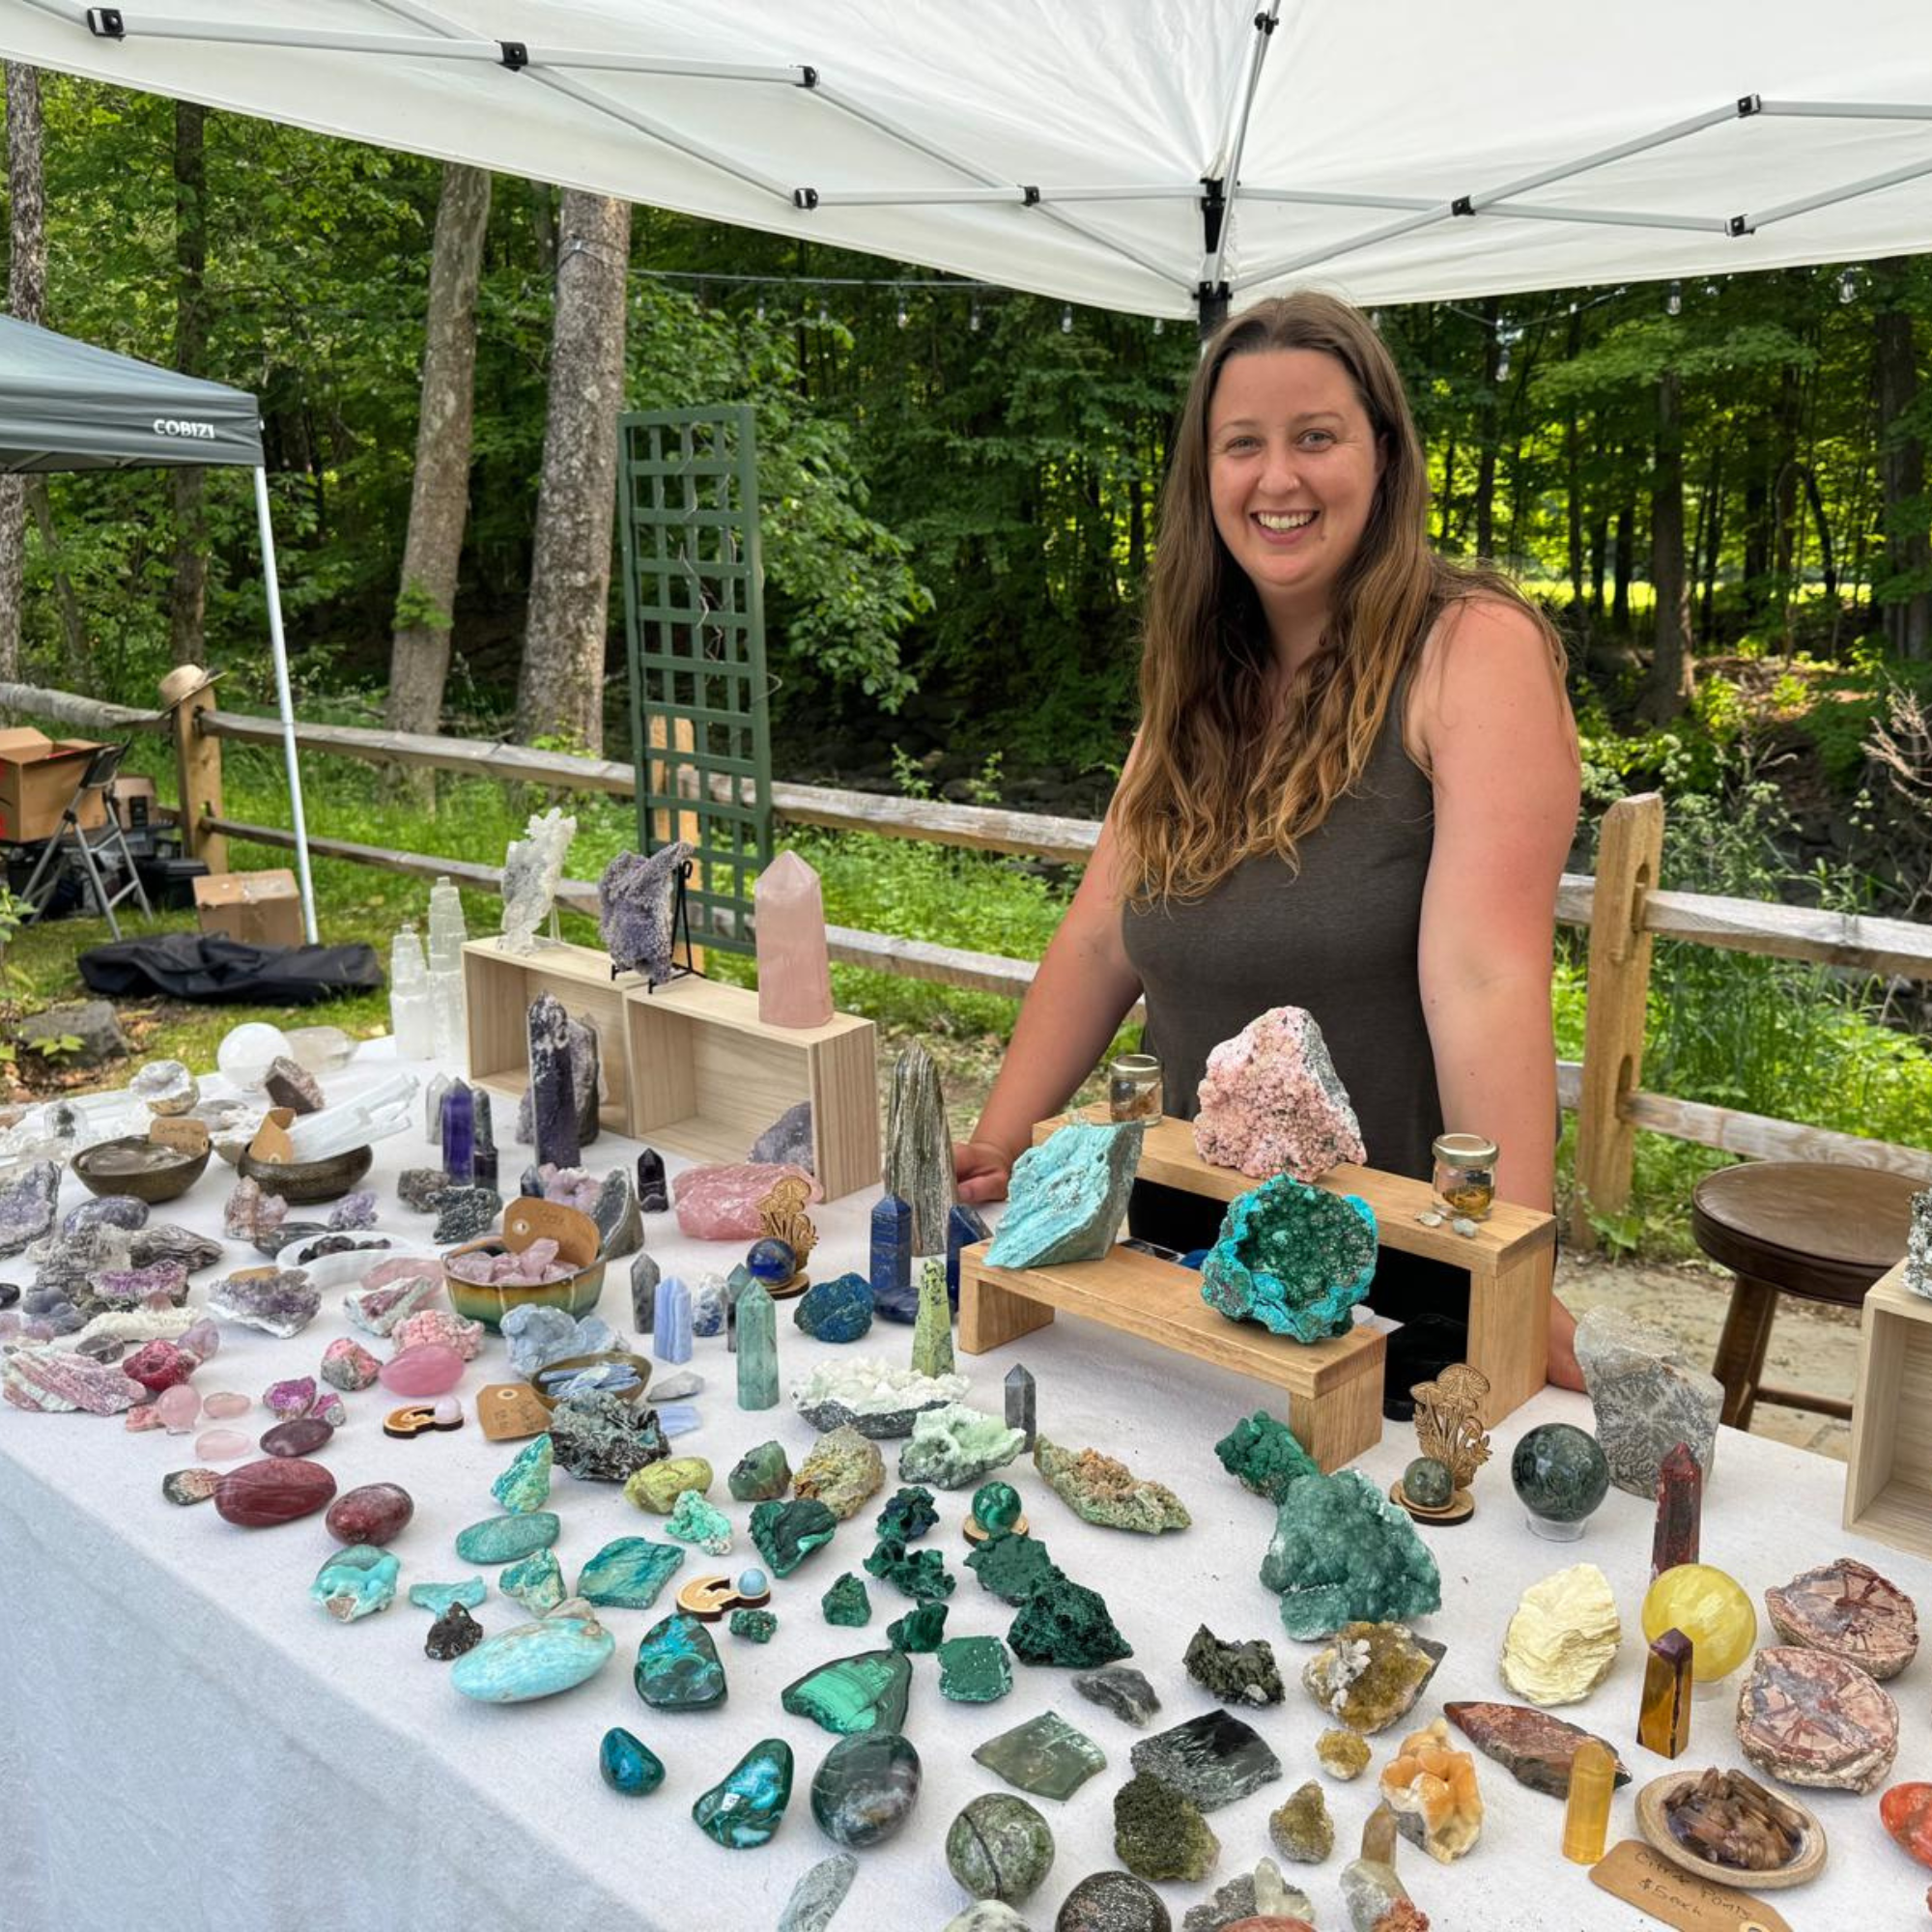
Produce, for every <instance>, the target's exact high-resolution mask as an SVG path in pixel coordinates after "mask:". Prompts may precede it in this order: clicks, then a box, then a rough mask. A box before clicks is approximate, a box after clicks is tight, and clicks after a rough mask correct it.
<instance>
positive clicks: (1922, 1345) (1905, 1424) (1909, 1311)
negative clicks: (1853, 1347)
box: [1845, 1262, 1932, 1556]
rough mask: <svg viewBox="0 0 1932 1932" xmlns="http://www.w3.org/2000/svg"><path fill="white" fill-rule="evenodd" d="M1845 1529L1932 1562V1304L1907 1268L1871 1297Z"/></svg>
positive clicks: (1864, 1324)
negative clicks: (1911, 1283) (1908, 1282)
mask: <svg viewBox="0 0 1932 1932" xmlns="http://www.w3.org/2000/svg"><path fill="white" fill-rule="evenodd" d="M1845 1527H1846V1528H1847V1529H1850V1530H1856V1531H1857V1532H1858V1533H1859V1534H1860V1535H1861V1536H1869V1537H1872V1538H1873V1539H1875V1540H1876V1541H1877V1542H1879V1543H1884V1544H1889V1546H1890V1547H1891V1548H1893V1549H1906V1550H1910V1551H1911V1552H1912V1553H1913V1554H1914V1555H1915V1556H1932V1301H1928V1300H1926V1298H1925V1297H1924V1296H1923V1295H1922V1294H1914V1293H1912V1292H1911V1291H1910V1290H1909V1289H1908V1288H1907V1287H1906V1286H1905V1264H1904V1263H1903V1262H1900V1263H1899V1264H1898V1265H1897V1266H1896V1267H1895V1268H1893V1269H1892V1270H1891V1272H1890V1273H1889V1274H1887V1275H1882V1276H1881V1277H1880V1278H1879V1279H1878V1280H1877V1281H1875V1282H1874V1283H1873V1284H1872V1286H1871V1289H1870V1292H1869V1293H1867V1294H1866V1295H1865V1301H1864V1312H1863V1315H1862V1317H1861V1324H1860V1330H1859V1385H1858V1390H1857V1393H1856V1394H1855V1395H1854V1396H1853V1398H1852V1440H1851V1456H1850V1460H1849V1463H1848V1466H1847V1468H1846V1470H1845Z"/></svg>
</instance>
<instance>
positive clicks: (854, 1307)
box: [791, 1273, 872, 1342]
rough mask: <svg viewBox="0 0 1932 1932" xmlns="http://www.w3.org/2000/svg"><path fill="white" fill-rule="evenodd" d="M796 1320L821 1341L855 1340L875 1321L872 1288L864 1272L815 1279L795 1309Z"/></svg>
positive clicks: (793, 1314) (793, 1315)
mask: <svg viewBox="0 0 1932 1932" xmlns="http://www.w3.org/2000/svg"><path fill="white" fill-rule="evenodd" d="M791 1319H792V1321H793V1322H794V1323H796V1325H797V1326H798V1327H800V1328H801V1329H803V1330H804V1331H805V1333H806V1334H808V1335H810V1336H812V1337H813V1338H815V1339H816V1340H818V1341H820V1342H856V1341H857V1340H858V1339H859V1338H860V1336H862V1335H863V1334H865V1332H866V1331H867V1329H868V1328H869V1327H870V1326H871V1325H872V1288H871V1284H870V1283H869V1282H868V1281H867V1279H866V1277H865V1276H864V1275H862V1274H849V1273H848V1274H839V1275H834V1276H833V1277H832V1279H831V1280H830V1281H815V1282H813V1283H812V1285H811V1286H810V1288H809V1289H807V1290H806V1292H805V1293H803V1294H802V1295H800V1296H799V1298H798V1302H797V1304H796V1306H795V1307H794V1308H793V1309H792V1316H791Z"/></svg>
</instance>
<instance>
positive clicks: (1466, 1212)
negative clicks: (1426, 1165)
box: [1430, 1134, 1496, 1221]
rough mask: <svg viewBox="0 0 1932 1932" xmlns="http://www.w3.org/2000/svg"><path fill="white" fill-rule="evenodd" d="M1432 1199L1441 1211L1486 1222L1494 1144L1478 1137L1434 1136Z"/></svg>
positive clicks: (1490, 1204) (1492, 1185) (1492, 1191)
mask: <svg viewBox="0 0 1932 1932" xmlns="http://www.w3.org/2000/svg"><path fill="white" fill-rule="evenodd" d="M1430 1151H1431V1152H1432V1153H1433V1155H1434V1156H1435V1196H1436V1199H1437V1200H1438V1201H1440V1202H1441V1204H1442V1206H1443V1208H1444V1209H1445V1210H1446V1211H1447V1212H1449V1213H1451V1214H1457V1215H1461V1216H1462V1217H1463V1219H1465V1220H1469V1221H1486V1220H1488V1219H1489V1214H1490V1209H1491V1208H1492V1207H1494V1205H1495V1199H1496V1144H1495V1142H1494V1141H1492V1140H1489V1139H1486V1138H1485V1137H1484V1136H1483V1135H1482V1134H1437V1135H1436V1136H1435V1146H1434V1147H1433V1148H1432V1149H1431V1150H1430Z"/></svg>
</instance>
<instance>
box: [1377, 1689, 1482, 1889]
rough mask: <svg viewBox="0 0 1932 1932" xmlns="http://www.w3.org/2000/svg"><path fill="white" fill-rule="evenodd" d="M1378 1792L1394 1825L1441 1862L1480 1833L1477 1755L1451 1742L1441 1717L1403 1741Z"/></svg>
mask: <svg viewBox="0 0 1932 1932" xmlns="http://www.w3.org/2000/svg"><path fill="white" fill-rule="evenodd" d="M1381 1794H1382V1803H1383V1804H1386V1805H1387V1806H1388V1807H1389V1809H1390V1810H1391V1811H1393V1812H1394V1813H1395V1823H1396V1830H1397V1831H1399V1832H1400V1833H1402V1835H1403V1836H1404V1837H1405V1838H1407V1839H1409V1840H1410V1841H1411V1842H1412V1843H1414V1844H1418V1845H1420V1846H1421V1847H1422V1849H1423V1850H1424V1851H1425V1852H1427V1853H1428V1854H1429V1856H1430V1857H1431V1858H1432V1859H1435V1861H1437V1862H1438V1863H1440V1864H1445V1865H1446V1864H1452V1863H1454V1861H1456V1860H1458V1859H1460V1858H1462V1857H1463V1856H1464V1855H1465V1854H1466V1853H1468V1852H1470V1851H1472V1850H1473V1849H1474V1848H1475V1843H1476V1840H1477V1839H1478V1838H1480V1837H1481V1836H1482V1834H1483V1800H1482V1794H1481V1793H1480V1792H1479V1791H1478V1790H1477V1788H1476V1760H1475V1759H1474V1758H1472V1757H1471V1756H1470V1755H1469V1753H1468V1752H1467V1751H1463V1750H1458V1749H1457V1748H1456V1747H1454V1746H1453V1745H1452V1744H1450V1742H1449V1726H1448V1725H1447V1724H1445V1723H1444V1722H1443V1721H1442V1719H1440V1718H1437V1719H1435V1722H1434V1723H1433V1724H1430V1725H1429V1726H1427V1727H1426V1728H1425V1729H1423V1730H1420V1731H1414V1732H1411V1733H1410V1735H1409V1736H1407V1737H1406V1738H1405V1739H1404V1740H1403V1741H1402V1749H1401V1750H1400V1752H1398V1753H1397V1755H1396V1758H1395V1760H1394V1762H1393V1763H1391V1764H1389V1765H1387V1766H1385V1767H1384V1768H1383V1771H1382V1775H1381Z"/></svg>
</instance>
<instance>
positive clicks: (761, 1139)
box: [745, 989, 831, 1174]
mask: <svg viewBox="0 0 1932 1932" xmlns="http://www.w3.org/2000/svg"><path fill="white" fill-rule="evenodd" d="M761 990H762V989H761ZM826 1017H827V1018H828V1019H829V1018H830V1017H831V1015H830V1014H829V1013H828V1014H827V1015H826ZM812 1024H813V1025H815V1026H816V1025H822V1024H823V1022H822V1021H816V1020H815V1021H813V1022H812ZM745 1158H746V1159H747V1160H749V1161H752V1162H754V1163H759V1164H777V1165H780V1166H784V1167H797V1168H803V1169H804V1170H805V1172H806V1173H807V1174H814V1173H816V1172H817V1170H816V1169H815V1168H814V1167H813V1166H812V1164H811V1102H810V1100H800V1101H799V1102H797V1103H796V1105H794V1106H790V1107H787V1108H786V1109H785V1110H784V1112H783V1113H782V1114H781V1115H780V1116H779V1117H778V1119H777V1120H776V1121H774V1122H772V1123H771V1125H770V1126H768V1127H767V1128H766V1129H765V1130H764V1132H763V1133H761V1134H760V1135H759V1136H758V1138H757V1139H756V1140H754V1141H753V1143H752V1145H751V1149H750V1151H748V1152H747V1153H746V1155H745Z"/></svg>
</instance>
